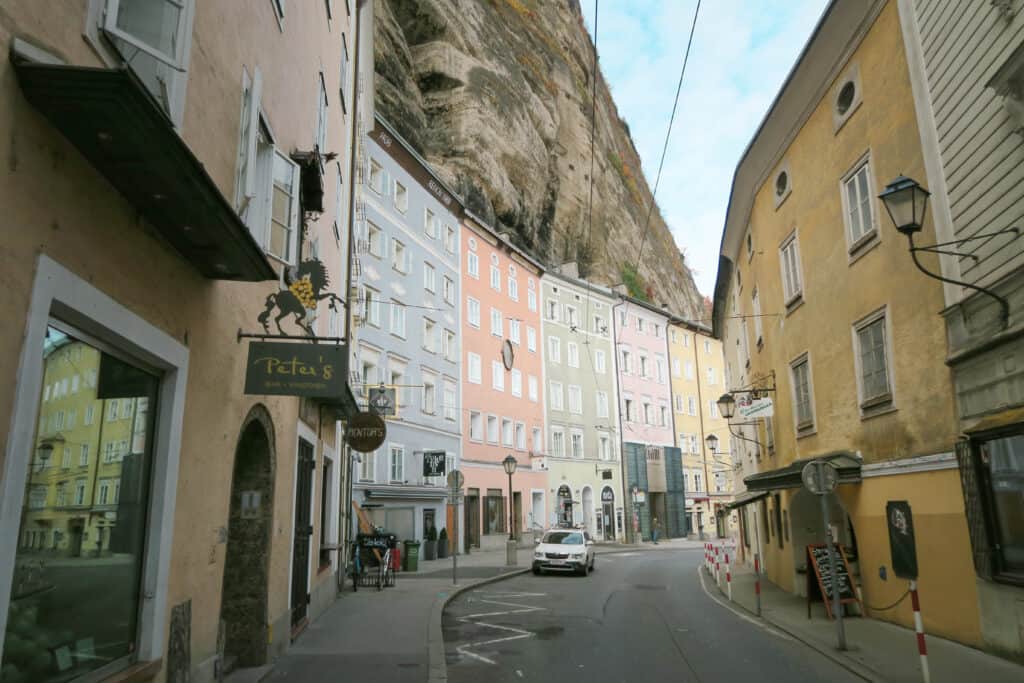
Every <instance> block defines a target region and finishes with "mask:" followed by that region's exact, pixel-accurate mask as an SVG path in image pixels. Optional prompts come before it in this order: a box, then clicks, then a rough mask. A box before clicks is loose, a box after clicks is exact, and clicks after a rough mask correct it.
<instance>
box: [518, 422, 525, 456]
mask: <svg viewBox="0 0 1024 683" xmlns="http://www.w3.org/2000/svg"><path fill="white" fill-rule="evenodd" d="M516 450H520V451H525V450H526V425H524V424H523V423H522V422H517V423H516Z"/></svg>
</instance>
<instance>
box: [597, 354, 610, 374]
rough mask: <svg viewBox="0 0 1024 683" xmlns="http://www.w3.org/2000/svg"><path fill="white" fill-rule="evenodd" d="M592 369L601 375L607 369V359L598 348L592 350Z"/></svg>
mask: <svg viewBox="0 0 1024 683" xmlns="http://www.w3.org/2000/svg"><path fill="white" fill-rule="evenodd" d="M594 370H595V371H596V372H599V373H601V374H602V375H603V374H604V373H605V372H607V371H608V361H607V359H606V356H605V353H604V351H601V350H600V349H596V350H595V351H594Z"/></svg>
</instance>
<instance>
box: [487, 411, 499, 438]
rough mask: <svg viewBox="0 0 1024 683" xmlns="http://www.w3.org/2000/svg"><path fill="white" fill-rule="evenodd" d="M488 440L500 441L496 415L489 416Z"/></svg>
mask: <svg viewBox="0 0 1024 683" xmlns="http://www.w3.org/2000/svg"><path fill="white" fill-rule="evenodd" d="M487 441H489V442H490V443H498V417H497V416H496V415H488V416H487Z"/></svg>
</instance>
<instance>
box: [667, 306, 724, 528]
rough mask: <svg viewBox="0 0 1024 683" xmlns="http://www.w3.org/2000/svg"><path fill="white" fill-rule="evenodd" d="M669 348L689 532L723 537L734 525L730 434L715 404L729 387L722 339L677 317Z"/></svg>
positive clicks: (673, 404) (671, 326)
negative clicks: (731, 502) (730, 504)
mask: <svg viewBox="0 0 1024 683" xmlns="http://www.w3.org/2000/svg"><path fill="white" fill-rule="evenodd" d="M668 350H669V363H670V369H669V374H670V376H671V378H672V419H673V422H674V424H675V434H676V446H677V447H678V448H679V450H680V451H681V452H682V458H683V479H684V481H685V485H686V516H687V525H688V533H689V535H690V536H691V537H694V538H701V539H703V538H714V537H717V538H722V537H725V536H727V535H728V534H729V529H730V525H731V523H732V522H731V517H730V515H729V513H728V511H727V510H726V508H725V505H726V504H727V503H728V502H729V501H730V500H731V499H732V486H733V460H732V459H733V453H732V447H731V444H732V443H733V439H732V434H731V433H730V431H729V425H728V423H727V422H726V421H725V420H724V419H722V417H721V415H719V414H718V405H717V403H716V401H718V397H719V396H721V395H722V394H723V393H725V391H726V384H725V358H724V356H723V355H722V342H721V340H719V339H715V338H714V337H712V336H711V329H710V328H707V327H703V326H700V325H697V324H695V323H692V322H687V321H684V320H679V319H675V320H672V321H671V324H670V325H669V328H668ZM709 439H710V441H709ZM712 446H713V448H712Z"/></svg>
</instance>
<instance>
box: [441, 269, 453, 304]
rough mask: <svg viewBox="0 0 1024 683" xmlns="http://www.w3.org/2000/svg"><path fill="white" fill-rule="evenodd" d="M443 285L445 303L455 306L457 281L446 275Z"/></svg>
mask: <svg viewBox="0 0 1024 683" xmlns="http://www.w3.org/2000/svg"><path fill="white" fill-rule="evenodd" d="M442 284H443V286H444V302H445V303H446V304H454V303H455V281H454V280H452V279H451V278H450V277H448V276H447V275H445V276H444V278H443V280H442Z"/></svg>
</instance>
